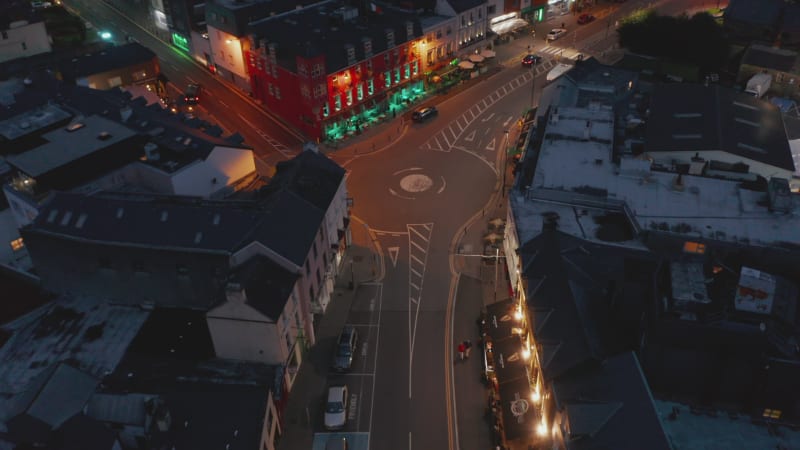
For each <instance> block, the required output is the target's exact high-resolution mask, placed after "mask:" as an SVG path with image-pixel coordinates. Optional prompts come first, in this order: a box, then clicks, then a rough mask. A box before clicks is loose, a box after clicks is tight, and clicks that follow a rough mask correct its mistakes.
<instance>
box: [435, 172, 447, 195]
mask: <svg viewBox="0 0 800 450" xmlns="http://www.w3.org/2000/svg"><path fill="white" fill-rule="evenodd" d="M439 178H441V179H442V187H440V188H439V190H438V191H436V193H437V194H441V193H442V192H444V189H445V188H446V187H447V181H445V180H444V177H443V176H441V175H439Z"/></svg>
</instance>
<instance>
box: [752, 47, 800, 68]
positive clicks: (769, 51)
mask: <svg viewBox="0 0 800 450" xmlns="http://www.w3.org/2000/svg"><path fill="white" fill-rule="evenodd" d="M798 62H799V61H798V58H797V52H796V51H793V50H788V49H785V48H778V47H771V46H767V45H762V44H752V45H750V46H749V47H747V50H745V52H744V55H743V56H742V62H741V64H742V65H744V64H748V65H751V66H756V67H764V68H767V69H773V70H777V71H780V72H796V71H797V70H798V67H797V65H798Z"/></svg>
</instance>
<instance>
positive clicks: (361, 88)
mask: <svg viewBox="0 0 800 450" xmlns="http://www.w3.org/2000/svg"><path fill="white" fill-rule="evenodd" d="M356 90H357V91H358V92H357V95H358V101H361V100H364V84H363V83H358V86H356Z"/></svg>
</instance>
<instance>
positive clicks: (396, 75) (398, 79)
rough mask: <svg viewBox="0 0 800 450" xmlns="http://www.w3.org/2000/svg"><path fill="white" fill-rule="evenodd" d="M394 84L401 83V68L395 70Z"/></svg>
mask: <svg viewBox="0 0 800 450" xmlns="http://www.w3.org/2000/svg"><path fill="white" fill-rule="evenodd" d="M394 82H395V83H399V82H400V68H399V67H398V68H395V69H394Z"/></svg>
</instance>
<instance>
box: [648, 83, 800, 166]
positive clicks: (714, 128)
mask: <svg viewBox="0 0 800 450" xmlns="http://www.w3.org/2000/svg"><path fill="white" fill-rule="evenodd" d="M645 150H646V151H648V152H661V151H683V152H690V153H695V152H701V151H706V150H721V151H724V152H728V153H731V154H733V155H737V156H740V157H743V158H748V159H751V160H754V161H759V162H762V163H764V164H769V165H772V166H775V167H780V168H782V169H786V170H790V171H794V170H795V167H794V161H793V160H792V154H791V150H790V149H789V143H788V141H787V139H786V131H785V130H784V126H783V120H782V119H781V113H780V111H779V110H778V108H776V107H775V106H773V105H771V104H770V103H768V102H765V101H760V100H758V99H755V98H753V97H752V96H750V95H747V94H742V93H738V92H736V91H734V90H733V89H730V88H726V87H722V86H718V85H712V86H703V85H701V84H688V83H670V84H659V85H656V86H655V87H654V89H653V93H652V98H651V103H650V117H649V118H648V126H647V130H646V136H645Z"/></svg>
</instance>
